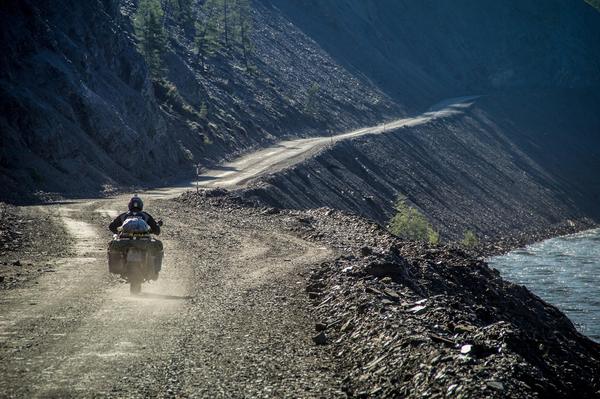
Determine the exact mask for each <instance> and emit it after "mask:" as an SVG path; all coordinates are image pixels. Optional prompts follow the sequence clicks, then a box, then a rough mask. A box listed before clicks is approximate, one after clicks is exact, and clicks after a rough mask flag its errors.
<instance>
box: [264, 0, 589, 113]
mask: <svg viewBox="0 0 600 399" xmlns="http://www.w3.org/2000/svg"><path fill="white" fill-rule="evenodd" d="M263 1H265V2H266V3H268V4H272V5H274V6H276V7H277V8H279V9H281V10H282V12H283V13H284V14H285V15H286V16H287V17H288V18H290V20H292V21H293V22H294V23H295V24H296V25H298V26H299V27H300V28H301V29H303V30H304V31H305V32H308V33H309V34H310V35H311V37H313V38H314V39H315V40H317V41H318V42H319V44H321V45H322V46H323V48H325V49H326V50H327V51H328V52H329V53H330V54H332V55H333V57H334V58H335V59H336V60H338V61H340V62H341V63H343V64H344V65H346V66H348V68H349V69H354V70H358V71H360V72H361V73H363V74H365V75H366V76H368V77H369V78H370V79H372V81H373V82H375V83H376V84H378V85H379V86H380V87H382V88H384V89H385V91H386V92H387V93H388V94H389V95H391V96H392V97H394V98H395V99H397V100H398V101H401V102H402V103H405V104H407V106H409V107H412V109H415V108H416V109H419V107H427V106H429V105H430V104H432V103H434V102H436V101H437V100H439V99H441V98H445V97H454V96H458V95H464V94H489V93H490V92H493V91H497V90H499V89H506V88H513V89H514V88H522V89H524V88H527V89H534V88H550V87H560V88H576V87H579V88H581V87H589V86H598V85H599V84H600V69H599V68H600V46H598V42H600V13H598V12H597V10H595V9H593V8H592V7H591V6H590V5H589V4H586V3H585V2H584V1H583V0H581V1H577V0H575V1H569V0H548V1H543V2H540V1H535V0H525V1H523V0H510V1H469V0H459V1H444V0H428V1H409V0H382V1H380V0H366V1H365V0H343V1H318V0H299V1H287V0H263Z"/></svg>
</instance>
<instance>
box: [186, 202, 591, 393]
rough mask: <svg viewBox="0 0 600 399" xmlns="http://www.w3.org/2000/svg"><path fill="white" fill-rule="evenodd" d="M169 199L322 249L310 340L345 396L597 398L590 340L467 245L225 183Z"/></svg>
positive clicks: (309, 291) (312, 282)
mask: <svg viewBox="0 0 600 399" xmlns="http://www.w3.org/2000/svg"><path fill="white" fill-rule="evenodd" d="M179 201H181V202H183V203H184V204H186V206H188V207H192V208H196V209H197V210H198V211H200V212H202V209H203V208H204V207H207V206H208V207H214V206H217V207H220V208H224V209H231V212H239V211H240V210H243V212H251V213H259V214H260V215H261V217H264V218H266V219H267V220H268V222H269V223H277V224H284V225H285V226H287V228H288V229H289V230H290V231H293V232H294V233H295V234H298V235H301V236H302V237H303V238H305V239H309V240H313V241H315V242H319V243H322V244H325V245H327V246H328V247H331V248H333V249H334V250H335V251H336V253H337V254H338V256H337V258H336V259H335V260H332V261H328V262H324V263H322V264H319V265H315V266H314V268H313V270H312V273H311V275H310V277H309V279H308V280H307V282H306V295H308V296H309V298H310V299H311V301H312V309H309V311H310V312H311V313H312V314H313V315H314V320H315V332H314V336H313V337H312V339H313V341H314V343H315V345H320V346H322V349H323V351H326V352H327V356H332V357H333V358H334V359H335V360H336V361H337V362H338V364H339V367H340V368H341V370H343V372H342V374H343V375H344V376H345V379H344V383H343V389H344V391H345V392H346V393H347V394H348V395H349V396H351V397H390V396H396V397H397V396H402V397H404V396H406V397H415V398H416V397H423V396H428V397H444V396H446V395H452V396H453V397H470V398H479V397H484V396H485V397H498V398H507V397H508V398H517V397H518V398H523V397H532V398H533V397H600V380H599V379H598V375H600V345H598V344H596V343H594V342H593V341H591V340H589V339H588V338H586V337H585V336H583V335H581V334H580V333H578V332H577V331H576V329H575V328H574V326H573V324H572V323H571V321H570V320H569V319H568V318H567V317H566V316H565V315H564V314H562V313H561V312H560V311H559V310H558V309H556V308H555V307H554V306H552V305H550V304H548V303H545V302H544V301H543V300H541V299H540V298H538V297H537V296H535V295H534V294H532V293H531V292H529V291H528V290H527V289H526V288H525V287H523V286H518V285H515V284H512V283H510V282H507V281H505V280H503V279H502V278H501V277H500V276H499V273H498V272H497V271H496V270H494V269H491V268H489V267H488V266H487V265H486V264H485V262H484V261H483V260H481V258H479V257H478V254H477V253H470V252H465V251H464V250H462V249H460V248H458V247H453V246H439V247H429V246H425V245H422V244H417V243H407V242H401V241H399V240H398V239H396V238H395V237H393V236H392V235H390V234H389V233H387V232H386V231H385V230H384V229H383V228H381V227H380V226H378V225H377V224H375V223H372V222H369V221H367V220H365V219H363V218H360V217H357V216H353V215H350V214H347V213H344V212H341V211H335V210H331V209H324V208H323V209H316V210H308V211H289V210H278V209H275V208H259V207H252V206H251V205H249V204H248V203H246V202H245V201H244V200H242V199H240V198H239V197H237V196H235V195H231V194H230V193H227V192H226V191H224V190H210V191H206V192H201V193H200V194H192V193H188V194H185V195H183V196H182V197H181V198H180V199H179Z"/></svg>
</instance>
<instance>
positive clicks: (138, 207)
mask: <svg viewBox="0 0 600 399" xmlns="http://www.w3.org/2000/svg"><path fill="white" fill-rule="evenodd" d="M142 209H144V201H142V199H141V198H140V197H138V196H137V195H134V196H133V197H132V198H131V199H130V200H129V210H130V211H131V212H141V211H142Z"/></svg>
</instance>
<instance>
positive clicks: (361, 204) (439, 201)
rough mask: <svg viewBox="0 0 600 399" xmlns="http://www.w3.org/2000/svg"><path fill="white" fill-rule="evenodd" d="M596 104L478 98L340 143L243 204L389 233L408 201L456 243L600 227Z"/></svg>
mask: <svg viewBox="0 0 600 399" xmlns="http://www.w3.org/2000/svg"><path fill="white" fill-rule="evenodd" d="M599 104H600V98H599V97H598V94H597V93H591V92H582V91H568V90H563V91H559V92H556V91H546V92H543V93H540V94H538V95H531V94H525V93H510V94H505V95H502V96H488V97H481V98H479V99H477V100H476V102H475V104H474V105H472V106H471V108H470V109H468V110H467V112H466V114H464V115H458V116H454V117H453V118H452V119H444V120H441V121H433V122H429V123H427V124H425V125H420V126H417V127H410V128H406V127H405V128H402V129H399V130H397V131H394V132H388V133H386V134H382V135H377V136H366V137H362V138H359V139H355V140H352V141H349V142H342V143H338V144H336V145H335V146H334V147H332V148H328V149H326V150H325V151H322V152H321V153H320V154H318V155H316V156H315V157H313V158H311V159H310V160H308V161H306V162H304V163H302V164H300V165H296V166H295V167H292V168H289V169H287V170H285V171H283V172H281V173H277V174H273V175H270V176H267V177H265V178H264V179H262V180H261V181H259V182H255V183H254V184H253V185H252V187H250V188H249V189H248V190H247V191H246V193H245V195H246V196H247V197H249V198H253V199H257V200H260V201H262V202H263V203H267V204H270V205H272V206H281V207H291V208H316V207H321V206H329V207H333V208H337V209H344V210H347V211H351V212H355V213H358V214H362V215H364V216H367V217H369V218H371V219H373V220H376V221H378V222H380V223H384V224H385V223H386V222H387V221H388V220H389V218H390V217H391V216H392V215H393V213H394V203H395V201H396V200H397V198H398V196H399V195H402V196H405V197H406V198H407V199H408V200H409V201H410V202H411V203H412V204H413V205H415V206H416V207H417V208H418V209H419V210H420V211H422V212H423V213H424V214H425V215H426V216H427V217H428V219H429V220H430V221H431V222H432V223H433V225H434V227H435V228H436V229H438V230H439V231H440V232H441V234H442V236H444V237H446V238H452V239H456V238H461V237H462V236H463V234H464V232H465V231H466V230H473V231H475V232H476V233H477V234H478V235H479V236H480V237H484V236H489V237H491V238H494V239H498V238H499V237H500V236H502V235H504V234H508V233H516V232H529V233H533V232H535V231H541V230H544V229H547V228H548V227H549V226H552V225H555V224H558V223H561V222H565V221H567V220H569V219H571V220H576V219H581V218H584V217H589V218H594V219H596V220H600V210H599V209H598V200H599V198H600V177H599V176H598V174H597V171H598V170H600V150H599V149H600V136H598V132H600V106H599Z"/></svg>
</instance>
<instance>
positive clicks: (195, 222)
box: [0, 99, 470, 398]
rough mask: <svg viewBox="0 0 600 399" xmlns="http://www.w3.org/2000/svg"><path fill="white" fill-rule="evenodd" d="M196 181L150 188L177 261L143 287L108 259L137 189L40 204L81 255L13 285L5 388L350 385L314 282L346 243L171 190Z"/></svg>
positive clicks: (435, 114)
mask: <svg viewBox="0 0 600 399" xmlns="http://www.w3.org/2000/svg"><path fill="white" fill-rule="evenodd" d="M469 100H470V99H460V101H458V102H451V103H449V104H446V105H445V106H444V107H443V108H440V109H434V110H431V111H430V112H429V113H427V114H424V115H422V116H419V117H416V118H411V119H403V120H399V121H396V122H393V123H390V124H387V125H380V126H376V127H372V128H365V129H361V130H358V131H355V132H350V133H346V134H344V135H339V136H335V137H334V138H333V139H332V138H331V137H323V138H314V139H303V140H294V141H290V142H284V143H281V144H279V145H277V146H275V147H273V148H269V149H266V150H263V151H259V152H258V153H255V154H251V155H248V156H246V157H244V158H242V159H240V160H239V161H237V162H234V163H232V164H229V165H225V166H224V167H223V169H222V170H220V171H210V172H208V173H207V174H205V175H204V176H203V179H202V182H201V184H202V185H204V186H232V185H236V184H242V183H243V182H245V181H247V180H248V179H250V178H253V177H256V176H259V175H260V174H262V173H266V172H270V171H273V170H277V169H278V168H281V167H284V166H285V165H289V164H291V163H293V162H299V161H301V160H302V159H304V158H305V157H306V156H308V155H309V154H310V153H311V152H312V151H316V150H318V149H319V148H322V147H323V146H325V145H328V143H329V142H330V141H331V140H343V139H347V138H351V137H357V136H360V135H364V134H376V133H382V132H384V131H385V130H386V129H392V128H396V127H400V126H404V125H410V124H418V123H423V122H425V121H427V120H431V119H433V118H439V117H444V116H447V115H452V114H453V113H455V112H460V109H461V108H462V107H465V106H468V101H469ZM186 188H187V187H173V188H167V189H162V190H154V191H151V192H147V193H141V195H142V197H143V198H144V199H145V200H146V209H147V210H148V211H149V212H151V213H153V214H154V216H156V217H160V218H162V219H164V221H165V226H164V228H163V232H164V234H163V235H161V239H162V240H163V242H164V245H165V260H164V267H163V271H162V272H161V275H160V278H159V280H158V281H156V282H153V283H151V284H150V283H148V284H144V286H143V288H142V294H141V295H139V296H131V295H130V294H129V287H128V286H127V284H124V283H123V282H121V281H119V280H118V279H117V278H116V277H114V276H111V275H109V273H108V271H107V263H106V246H107V242H108V240H109V239H110V233H109V232H108V230H107V229H106V226H107V225H108V223H109V222H110V220H111V219H112V217H114V216H116V215H117V214H118V213H119V212H121V211H123V210H124V209H125V207H126V204H127V201H128V197H116V198H112V199H93V200H88V201H74V202H70V203H63V204H55V205H47V206H41V207H37V208H32V209H31V211H32V212H34V213H35V212H39V213H43V214H45V215H50V216H51V217H53V218H55V219H57V220H59V221H60V222H61V223H62V224H64V226H65V228H66V230H67V234H68V235H69V236H70V237H71V243H72V251H71V252H72V253H73V255H72V256H66V257H62V258H60V257H59V258H55V259H52V260H51V261H50V262H49V263H50V266H52V270H51V271H53V272H47V273H43V274H42V275H41V276H40V277H39V278H37V279H36V280H35V281H34V282H33V283H28V284H24V285H22V286H18V287H16V288H13V289H9V290H4V291H2V292H0V386H1V387H2V389H1V390H0V396H1V397H22V398H30V397H43V398H47V397H57V398H64V397H91V396H100V397H104V396H113V397H210V398H214V397H223V398H231V397H337V396H343V392H342V378H341V377H340V376H338V375H336V370H337V369H338V368H337V367H336V365H335V364H334V363H333V361H332V360H331V359H330V358H328V355H327V354H326V353H325V352H323V351H322V350H321V348H320V347H319V346H315V344H314V343H313V342H312V340H311V337H312V336H313V335H314V334H315V333H314V323H315V320H311V318H310V316H309V312H308V308H309V304H308V298H307V296H306V293H305V291H304V287H305V284H306V278H307V273H308V269H309V268H310V267H311V266H312V265H315V264H318V263H320V262H323V261H325V260H328V259H332V258H333V257H334V256H335V253H334V251H333V250H331V249H330V248H327V247H320V246H317V245H315V244H313V243H310V242H307V241H305V240H302V239H300V238H298V237H297V236H295V235H294V234H292V233H290V231H289V230H286V228H284V227H282V226H278V225H277V224H273V223H266V222H265V221H264V220H263V218H261V217H260V216H257V215H245V214H243V212H241V211H235V210H230V209H218V208H210V209H204V210H202V212H198V211H196V210H194V209H182V208H181V205H180V204H179V203H178V202H177V201H174V200H173V199H172V198H173V197H176V196H178V195H179V194H181V193H182V192H183V191H185V189H186ZM49 246H50V248H48V251H49V252H50V253H51V252H52V248H51V245H49Z"/></svg>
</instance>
